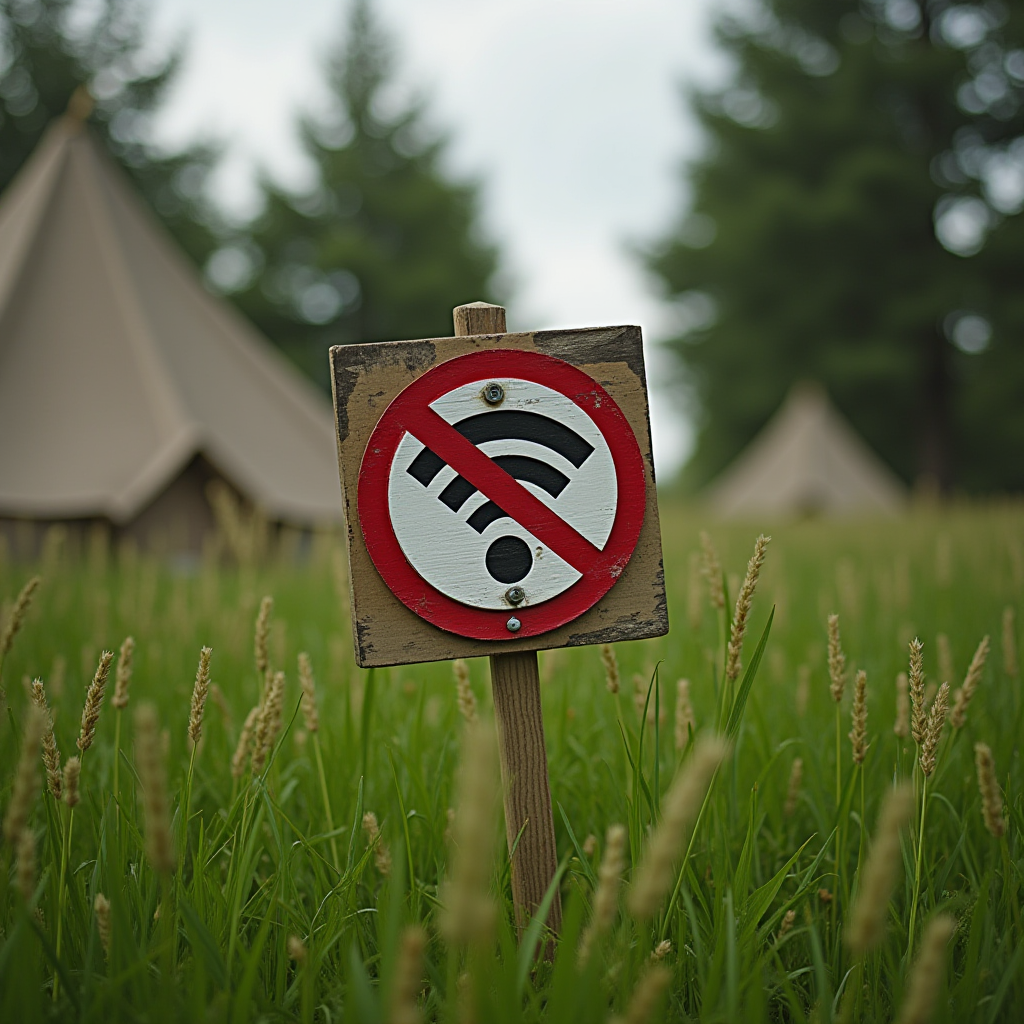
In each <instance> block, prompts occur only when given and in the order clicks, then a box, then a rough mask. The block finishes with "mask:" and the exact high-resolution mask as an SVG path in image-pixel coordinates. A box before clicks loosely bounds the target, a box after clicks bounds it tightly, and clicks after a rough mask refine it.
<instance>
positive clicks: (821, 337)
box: [648, 0, 1024, 490]
mask: <svg viewBox="0 0 1024 1024" xmlns="http://www.w3.org/2000/svg"><path fill="white" fill-rule="evenodd" d="M718 34H719V40H720V42H721V45H722V46H723V47H724V48H725V49H726V51H727V52H728V53H729V54H730V55H731V57H732V58H733V60H734V63H735V68H736V74H735V78H734V80H733V81H732V82H731V83H730V84H729V86H728V87H727V88H725V89H723V90H720V91H716V92H704V93H699V94H697V95H696V96H695V106H696V109H697V112H698V116H699V118H700V120H701V122H702V125H703V128H704V130H705V133H706V136H707V141H708V146H707V148H706V151H705V153H704V155H703V156H702V157H701V158H700V159H698V160H697V161H696V162H695V163H694V164H693V165H692V166H691V167H690V168H689V171H688V174H689V179H690V180H689V185H690V190H691V203H690V208H689V211H688V215H687V216H686V217H684V218H683V219H682V221H681V223H680V225H679V227H678V228H677V229H676V230H675V231H674V232H673V233H672V236H671V237H670V238H668V239H665V240H664V241H663V242H662V243H661V244H660V245H659V246H657V247H656V248H654V249H653V250H652V251H651V252H650V253H649V257H648V260H649V266H650V268H651V269H652V270H653V271H654V273H655V274H656V275H657V276H658V277H660V279H661V281H662V283H663V284H664V286H665V290H666V293H667V294H668V296H669V297H671V298H672V299H673V300H675V301H676V303H677V304H678V309H679V313H680V322H681V330H680V333H679V336H678V337H677V339H676V341H675V342H674V347H675V350H676V352H677V353H678V354H679V355H680V357H681V360H682V364H683V366H684V367H685V381H687V382H688V384H689V386H690V387H691V388H692V389H693V393H694V397H695V399H696V403H697V405H698V406H699V410H700V417H701V418H700V422H699V425H698V443H697V447H696V450H695V453H694V456H693V458H692V460H691V463H690V465H689V466H688V468H687V475H688V482H689V483H690V484H691V485H699V484H701V483H703V482H704V481H706V480H708V479H709V478H710V477H711V476H713V475H714V474H715V473H717V472H718V471H719V470H720V469H721V468H722V467H723V466H724V465H726V464H727V463H728V462H729V460H730V459H732V458H733V457H734V456H735V455H736V454H737V453H738V452H739V451H740V450H741V449H742V448H743V447H744V446H745V445H746V444H747V443H748V442H749V440H750V439H751V438H752V437H753V436H754V434H755V433H756V432H757V431H758V430H759V429H760V428H761V427H762V426H763V425H764V423H765V421H766V420H767V418H768V417H769V416H770V415H771V413H772V412H773V411H774V410H775V409H776V408H777V407H778V405H779V403H780V402H781V400H782V398H783V397H784V395H785V392H786V391H787V390H788V388H789V386H790V385H791V384H792V383H793V382H794V380H796V379H799V378H802V377H812V378H817V379H819V380H821V381H822V382H823V383H824V384H825V385H826V387H827V388H828V390H829V392H830V394H831V395H832V397H833V398H834V399H835V400H836V401H837V403H838V405H839V406H840V408H841V410H842V411H843V412H844V413H845V414H846V415H847V416H848V417H849V418H850V420H851V421H852V422H853V424H854V425H855V426H856V427H857V428H858V429H859V430H860V431H861V433H862V434H863V435H864V436H865V438H866V439H867V440H868V441H869V443H870V444H871V445H873V447H874V448H875V449H876V450H877V451H878V452H879V453H880V454H881V455H882V456H883V457H884V458H885V459H886V460H887V461H888V462H889V463H890V464H891V465H892V466H893V467H894V468H895V469H896V470H897V471H898V472H899V473H900V474H901V475H902V476H903V477H904V478H905V479H907V480H908V481H915V480H918V479H921V478H926V479H929V480H931V481H932V482H934V483H936V484H938V485H939V486H940V487H941V488H943V489H949V488H950V487H952V486H962V487H966V488H968V489H971V490H992V489H1021V488H1024V460H1022V459H1021V458H1020V455H1019V453H1020V452H1021V451H1022V450H1024V402H1021V400H1020V396H1021V395H1024V344H1022V341H1021V338H1022V336H1024V299H1022V295H1024V290H1022V288H1021V286H1020V281H1021V275H1020V267H1021V265H1022V263H1021V253H1022V251H1024V248H1022V245H1021V242H1022V235H1024V225H1022V221H1024V218H1021V217H1020V216H1019V213H1020V210H1021V208H1022V206H1024V8H1022V7H1021V5H1020V4H1013V5H1008V4H1006V3H1003V2H1002V0H985V2H976V3H962V4H957V5H955V6H953V5H951V4H949V3H948V2H946V0H885V2H883V0H831V2H829V3H821V2H820V0H762V2H761V4H760V6H759V8H758V10H757V12H756V14H755V15H754V16H752V17H750V18H749V19H747V20H744V21H743V22H736V21H722V22H721V23H720V25H719V33H718Z"/></svg>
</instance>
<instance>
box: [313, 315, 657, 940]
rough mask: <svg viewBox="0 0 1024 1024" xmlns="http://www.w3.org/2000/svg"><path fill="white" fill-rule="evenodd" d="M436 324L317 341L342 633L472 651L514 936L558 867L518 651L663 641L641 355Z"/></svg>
mask: <svg viewBox="0 0 1024 1024" xmlns="http://www.w3.org/2000/svg"><path fill="white" fill-rule="evenodd" d="M455 333H456V337H454V338H432V339H428V340H424V341H398V342H385V343H381V344H373V345H344V346H338V347H336V348H332V349H331V371H332V381H333V387H334V407H335V413H336V415H337V421H338V463H339V469H340V472H341V484H342V493H343V499H344V504H345V518H346V523H347V539H348V553H349V569H350V572H349V580H350V586H351V604H352V628H353V634H354V643H355V650H356V660H357V661H358V663H359V664H360V665H361V666H363V667H366V668H371V667H374V666H385V665H405V664H410V663H415V662H423V661H437V660H442V659H451V658H471V657H477V656H481V655H489V656H490V659H491V685H492V688H493V692H494V711H495V719H496V724H497V727H498V743H499V754H500V758H501V771H502V778H503V782H504V788H505V829H506V836H507V839H508V846H509V851H510V853H511V852H512V851H513V850H514V854H513V856H512V895H513V900H514V903H515V908H516V917H517V921H518V922H519V925H520V927H522V926H523V925H524V924H525V921H526V919H527V917H528V916H529V915H530V914H531V913H533V912H534V911H535V910H536V908H537V907H538V906H539V905H540V903H541V901H542V899H543V896H544V893H545V891H546V890H547V888H548V886H549V885H550V883H551V880H552V878H553V877H554V874H555V870H556V865H557V857H556V852H555V836H554V826H553V822H552V816H551V792H550V788H549V785H548V773H547V755H546V752H545V749H544V723H543V719H542V717H541V702H540V682H539V676H538V672H537V657H536V654H535V653H534V652H535V651H536V650H538V649H540V648H548V649H550V648H555V647H567V646H576V645H580V644H596V643H613V642H617V641H620V640H640V639H645V638H648V637H655V636H662V635H663V634H665V633H666V632H668V614H667V610H666V606H665V583H664V575H663V570H662V560H661V535H660V531H659V526H658V504H657V495H656V492H655V487H654V463H653V460H652V457H651V441H650V427H649V422H648V409H647V385H646V380H645V376H644V359H643V346H642V342H641V336H640V329H639V328H638V327H601V328H590V329H586V330H570V331H537V332H533V333H528V334H507V333H505V311H504V309H502V308H501V307H500V306H490V305H487V304H485V303H471V304H469V305H467V306H459V307H457V308H456V310H455ZM547 923H548V925H549V926H550V927H551V928H552V929H553V930H555V931H558V930H559V928H560V924H561V904H560V902H559V900H558V899H557V894H556V898H555V900H554V902H553V904H552V905H551V908H550V911H549V913H548V918H547Z"/></svg>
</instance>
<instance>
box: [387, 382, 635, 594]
mask: <svg viewBox="0 0 1024 1024" xmlns="http://www.w3.org/2000/svg"><path fill="white" fill-rule="evenodd" d="M430 408H431V409H433V410H434V412H436V413H437V414H438V415H440V416H441V417H442V418H443V419H444V420H446V421H447V422H448V423H449V424H451V425H452V426H453V427H455V429H456V430H458V431H459V433H461V434H462V435H463V436H464V437H465V438H466V439H467V440H469V441H471V442H472V443H473V444H475V445H476V446H477V447H478V448H479V449H480V451H481V452H483V453H484V454H485V455H487V456H488V457H489V458H490V459H492V460H493V461H494V462H495V463H496V464H497V465H498V466H500V467H501V468H502V469H503V470H504V471H505V472H506V473H508V474H509V475H510V476H512V477H514V478H515V479H516V480H518V481H519V483H520V484H522V486H523V487H525V488H526V489H527V490H528V491H530V493H531V494H533V495H535V496H536V497H537V498H538V499H539V500H540V501H542V502H543V503H544V504H545V505H547V506H548V508H550V509H551V510H552V511H553V512H554V513H555V514H556V515H557V516H558V517H560V518H561V519H563V520H564V521H565V522H566V523H567V524H568V525H569V526H571V527H572V528H573V529H574V530H576V531H577V533H579V534H581V535H582V536H583V537H584V538H585V539H586V540H588V541H590V543H591V544H593V545H594V546H595V547H596V548H598V549H599V550H600V549H603V548H604V546H605V544H606V542H607V540H608V537H609V534H610V533H611V530H612V525H613V523H614V522H615V513H616V506H617V493H618V488H617V481H616V475H615V465H614V463H613V461H612V453H611V451H610V450H609V447H608V443H607V442H606V441H605V438H604V435H603V434H602V433H601V431H600V429H598V427H597V425H596V424H595V423H594V421H593V420H592V419H591V418H590V416H589V415H588V414H587V412H586V411H585V410H584V409H582V408H581V407H580V406H579V405H577V404H576V403H575V402H573V401H572V400H571V399H569V398H567V397H566V396H565V395H563V394H561V393H559V392H558V391H554V390H552V389H551V388H548V387H545V386H544V385H543V384H537V383H535V382H533V381H529V380H521V379H518V378H514V377H492V378H488V379H487V380H478V381H473V382H471V383H468V384H464V385H462V386H461V387H458V388H455V389H454V390H452V391H449V392H448V393H447V394H445V395H442V396H441V397H440V398H439V399H437V400H436V401H434V402H433V403H431V405H430ZM388 508H389V512H390V516H391V523H392V526H393V527H394V532H395V537H396V539H397V540H398V544H399V547H400V548H401V550H402V553H403V554H404V555H405V557H406V559H407V560H408V561H409V564H410V565H411V566H412V567H413V569H415V571H416V572H417V573H418V574H419V575H420V576H421V577H423V579H424V580H426V581H427V582H428V583H429V584H430V585H431V586H433V587H435V588H436V589H437V590H439V591H440V592H441V593H442V594H445V595H446V596H447V597H450V598H451V599H452V600H454V601H458V602H460V603H462V604H465V605H469V606H471V607H474V608H482V609H487V610H508V609H509V608H513V607H514V608H525V607H528V606H530V605H537V604H540V603H541V602H543V601H548V600H550V599H551V598H553V597H557V596H558V595H559V594H561V593H564V592H565V591H566V590H568V589H569V588H570V587H571V586H572V585H573V584H574V583H576V582H577V581H578V580H579V579H580V578H581V574H580V573H579V571H577V570H576V569H575V568H573V566H571V565H570V564H569V563H568V562H566V561H564V560H563V559H562V558H560V557H559V556H558V555H556V554H555V553H554V551H552V550H551V549H550V548H549V547H547V546H546V545H544V544H542V543H541V542H540V541H539V540H537V538H536V537H534V536H533V535H532V534H531V533H530V532H529V531H528V530H526V529H524V528H523V527H522V526H520V524H519V523H517V522H516V521H515V520H514V519H512V518H511V517H509V516H508V515H506V514H505V512H504V511H503V510H502V509H501V508H500V507H499V506H498V505H496V504H495V503H494V502H493V501H490V500H489V499H488V498H487V497H486V496H485V495H483V494H481V493H480V492H479V491H478V490H476V488H475V487H473V485H472V484H470V483H469V482H468V481H467V480H465V479H464V478H463V477H462V476H460V475H459V474H458V473H457V472H456V471H455V470H453V469H452V468H451V467H450V466H448V465H446V464H445V463H444V462H443V461H442V460H441V459H440V458H439V457H438V456H437V455H435V454H434V453H433V452H432V451H430V449H428V448H426V447H425V446H424V445H423V444H422V443H421V442H420V441H418V440H417V439H416V438H415V437H413V436H412V435H411V434H409V433H406V434H405V435H404V437H403V438H402V440H401V441H400V442H399V445H398V448H397V450H396V452H395V457H394V460H393V461H392V464H391V472H390V476H389V479H388Z"/></svg>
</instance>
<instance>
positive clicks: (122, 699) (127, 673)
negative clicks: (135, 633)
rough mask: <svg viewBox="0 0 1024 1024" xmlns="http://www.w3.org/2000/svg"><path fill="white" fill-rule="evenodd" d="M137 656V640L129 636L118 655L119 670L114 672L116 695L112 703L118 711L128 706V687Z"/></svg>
mask: <svg viewBox="0 0 1024 1024" xmlns="http://www.w3.org/2000/svg"><path fill="white" fill-rule="evenodd" d="M134 658H135V640H134V639H133V638H132V637H130V636H127V637H125V639H124V643H123V644H121V652H120V654H118V656H117V670H116V671H115V673H114V697H113V700H111V702H110V703H111V704H113V705H114V707H115V708H117V710H118V711H123V710H124V709H125V708H126V707H128V687H129V686H131V682H132V662H133V660H134Z"/></svg>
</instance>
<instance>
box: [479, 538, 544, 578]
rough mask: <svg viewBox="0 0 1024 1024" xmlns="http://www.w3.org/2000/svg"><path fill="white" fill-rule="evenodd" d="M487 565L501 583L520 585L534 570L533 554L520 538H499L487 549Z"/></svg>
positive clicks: (488, 569) (492, 574)
mask: <svg viewBox="0 0 1024 1024" xmlns="http://www.w3.org/2000/svg"><path fill="white" fill-rule="evenodd" d="M485 564H486V565H487V571H488V572H489V573H490V574H491V576H493V577H494V579H496V580H497V581H498V582H499V583H518V582H519V581H520V580H521V579H524V578H525V577H526V575H527V573H529V571H530V570H531V569H532V568H533V554H532V552H531V551H530V545H529V544H527V543H526V542H525V541H523V540H520V539H519V538H518V537H499V538H498V539H497V540H496V541H495V542H494V543H493V544H492V545H491V546H490V547H489V548H488V549H487V557H486V559H485Z"/></svg>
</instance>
